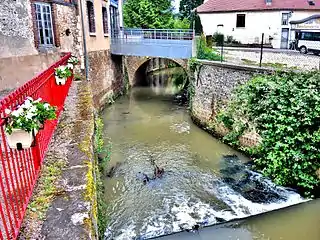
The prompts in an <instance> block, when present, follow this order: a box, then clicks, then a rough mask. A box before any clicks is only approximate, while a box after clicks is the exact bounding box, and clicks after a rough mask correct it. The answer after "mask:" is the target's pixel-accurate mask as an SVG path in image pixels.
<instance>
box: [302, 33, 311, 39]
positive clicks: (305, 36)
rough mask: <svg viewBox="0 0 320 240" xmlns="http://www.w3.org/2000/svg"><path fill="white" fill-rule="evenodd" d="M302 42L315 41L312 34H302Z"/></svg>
mask: <svg viewBox="0 0 320 240" xmlns="http://www.w3.org/2000/svg"><path fill="white" fill-rule="evenodd" d="M301 40H313V34H312V32H302V33H301Z"/></svg>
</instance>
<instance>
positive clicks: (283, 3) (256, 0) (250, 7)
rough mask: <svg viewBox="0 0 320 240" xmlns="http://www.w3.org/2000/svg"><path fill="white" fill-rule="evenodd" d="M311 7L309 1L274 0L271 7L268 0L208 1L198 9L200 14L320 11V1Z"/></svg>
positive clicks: (315, 1)
mask: <svg viewBox="0 0 320 240" xmlns="http://www.w3.org/2000/svg"><path fill="white" fill-rule="evenodd" d="M313 2H314V3H315V5H314V6H310V5H309V3H308V0H272V3H271V4H270V5H267V4H266V0H228V1H225V0H208V1H206V2H205V3H204V4H202V5H200V6H199V7H197V12H198V13H213V12H236V11H264V10H320V4H319V0H313Z"/></svg>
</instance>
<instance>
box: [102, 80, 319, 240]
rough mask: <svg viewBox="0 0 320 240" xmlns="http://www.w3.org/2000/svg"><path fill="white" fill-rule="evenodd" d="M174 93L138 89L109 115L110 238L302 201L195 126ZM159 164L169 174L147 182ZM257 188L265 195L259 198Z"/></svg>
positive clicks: (150, 233)
mask: <svg viewBox="0 0 320 240" xmlns="http://www.w3.org/2000/svg"><path fill="white" fill-rule="evenodd" d="M168 93H171V92H170V91H168V89H167V87H165V88H161V87H156V86H153V87H151V88H149V87H146V88H134V89H133V90H132V92H131V93H130V94H129V95H128V96H124V97H121V98H120V99H118V100H117V101H116V102H115V104H113V105H112V106H110V107H108V108H106V109H105V111H104V112H103V113H102V117H103V119H104V124H105V128H104V136H105V142H106V144H108V142H110V143H111V145H112V155H111V161H110V163H109V164H108V169H107V171H110V170H111V169H113V171H111V172H109V174H108V176H105V178H104V185H105V188H106V194H105V201H106V204H107V205H108V206H109V208H108V218H109V219H110V221H109V224H108V226H106V239H138V238H139V237H140V239H141V238H150V237H156V236H160V235H164V234H170V233H174V232H179V231H181V230H184V229H191V228H192V227H193V226H194V225H196V224H199V225H201V226H207V225H211V224H218V223H222V222H225V221H229V220H232V219H236V218H242V217H247V216H250V215H255V214H259V213H262V212H266V211H270V210H273V209H278V208H282V207H285V206H288V205H292V204H296V203H299V202H301V201H303V199H302V198H301V197H300V196H299V195H298V194H296V193H294V192H291V191H288V190H286V189H284V188H280V187H277V186H275V185H274V184H273V183H271V182H270V181H268V180H266V179H264V178H262V176H261V175H259V174H256V173H254V172H252V171H250V170H248V169H247V167H245V165H244V163H246V162H247V161H248V159H247V158H246V157H245V156H243V155H241V154H240V153H238V152H236V151H234V150H233V149H231V148H230V147H228V146H227V145H225V144H222V143H221V142H219V141H218V140H216V139H215V138H213V137H212V136H210V135H209V134H207V133H206V132H204V131H203V130H201V129H199V128H198V127H197V126H196V125H194V124H193V123H192V121H191V120H190V117H189V113H188V111H187V109H186V108H185V107H183V106H178V105H176V104H174V102H173V96H172V95H170V94H168ZM154 164H156V165H158V166H159V167H161V168H164V171H165V173H164V175H163V176H162V178H159V179H155V180H151V181H150V182H149V183H147V184H144V183H143V179H142V177H141V173H144V174H146V175H148V176H149V177H150V178H152V176H153V172H154ZM239 179H240V180H241V181H240V180H239ZM244 180H245V181H244ZM258 186H259V188H263V192H264V193H263V194H264V195H261V196H259V198H257V199H256V198H255V197H254V198H252V196H251V195H252V191H253V190H255V188H257V187H258ZM258 193H259V192H258ZM250 194H251V195H250ZM259 194H260V193H259ZM284 220H285V218H284ZM261 221H262V220H261ZM265 221H266V223H265V224H263V221H262V222H261V225H264V226H265V227H266V228H267V226H268V225H269V224H270V227H271V226H272V223H271V222H269V223H268V222H267V219H266V220H265ZM286 221H287V220H286ZM278 225H279V224H278V223H277V224H276V225H274V228H275V229H274V232H275V234H276V227H278ZM249 226H250V225H249ZM271 229H272V227H271ZM248 231H249V230H248ZM169 239H170V238H169ZM216 239H228V238H216ZM252 239H259V238H252ZM306 239H307V238H306ZM310 239H312V240H313V239H315V238H310ZM318 240H319V239H318Z"/></svg>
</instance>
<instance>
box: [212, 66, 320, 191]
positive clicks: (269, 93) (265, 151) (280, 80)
mask: <svg viewBox="0 0 320 240" xmlns="http://www.w3.org/2000/svg"><path fill="white" fill-rule="evenodd" d="M218 120H220V121H221V122H223V123H224V124H225V126H226V127H228V128H229V129H230V130H231V132H230V134H228V135H227V136H226V137H225V140H226V141H228V142H229V143H233V144H238V138H239V136H240V135H242V133H243V132H244V131H245V130H247V129H248V128H254V129H255V130H256V131H257V132H258V133H259V134H260V136H261V137H262V138H263V141H262V143H261V144H260V146H258V147H257V148H255V149H247V150H250V151H251V152H252V153H254V154H255V158H254V160H255V161H254V163H255V164H254V165H255V167H256V168H257V169H258V170H260V171H261V172H262V173H264V174H265V175H266V176H269V177H270V178H271V179H272V180H273V181H274V182H275V183H277V184H280V185H284V186H290V187H295V188H298V189H299V190H300V191H301V192H303V193H304V195H305V196H311V197H315V196H319V189H320V181H319V177H318V176H317V170H319V169H320V73H319V71H312V72H307V73H295V72H290V73H276V74H274V75H269V76H266V75H263V76H257V77H254V78H253V79H252V80H250V81H249V82H248V83H246V84H244V85H242V86H240V87H239V88H238V89H236V91H235V95H234V97H233V99H232V100H231V101H230V103H229V105H228V107H227V108H226V109H225V110H224V111H221V112H220V114H219V115H218Z"/></svg>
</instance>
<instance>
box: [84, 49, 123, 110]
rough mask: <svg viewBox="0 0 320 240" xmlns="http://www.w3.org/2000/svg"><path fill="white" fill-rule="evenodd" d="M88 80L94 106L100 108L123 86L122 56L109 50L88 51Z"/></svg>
mask: <svg viewBox="0 0 320 240" xmlns="http://www.w3.org/2000/svg"><path fill="white" fill-rule="evenodd" d="M89 81H90V82H91V86H92V90H93V102H94V106H95V108H96V109H101V108H103V106H104V105H105V104H106V103H108V101H109V100H110V101H111V100H112V98H114V97H115V96H116V95H118V94H119V92H120V91H121V90H122V88H123V74H122V57H121V56H112V55H111V53H110V51H109V50H103V51H94V52H89Z"/></svg>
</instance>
